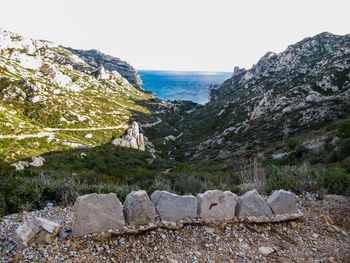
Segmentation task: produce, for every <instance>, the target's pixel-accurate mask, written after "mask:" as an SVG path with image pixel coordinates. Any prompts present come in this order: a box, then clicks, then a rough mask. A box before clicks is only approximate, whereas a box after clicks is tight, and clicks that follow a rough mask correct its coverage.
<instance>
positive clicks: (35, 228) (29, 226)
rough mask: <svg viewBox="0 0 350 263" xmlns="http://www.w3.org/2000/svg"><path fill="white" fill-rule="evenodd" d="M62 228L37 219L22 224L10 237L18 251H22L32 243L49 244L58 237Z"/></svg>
mask: <svg viewBox="0 0 350 263" xmlns="http://www.w3.org/2000/svg"><path fill="white" fill-rule="evenodd" d="M61 228H62V226H61V225H59V224H57V223H55V222H52V221H49V220H46V219H43V218H39V217H34V218H33V219H32V220H29V221H26V222H24V223H23V224H22V225H21V226H19V227H18V228H17V229H16V231H15V233H14V234H13V236H12V240H13V241H14V242H15V243H16V244H17V248H18V249H23V248H25V247H27V246H28V245H30V244H31V243H33V242H37V243H51V242H52V241H53V239H54V238H55V237H56V236H57V235H58V233H59V232H60V230H61Z"/></svg>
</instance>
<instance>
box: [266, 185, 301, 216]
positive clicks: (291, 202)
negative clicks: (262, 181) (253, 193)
mask: <svg viewBox="0 0 350 263" xmlns="http://www.w3.org/2000/svg"><path fill="white" fill-rule="evenodd" d="M266 203H267V205H268V206H269V207H270V208H271V209H272V211H273V213H274V214H292V213H298V209H297V205H296V201H295V194H294V193H292V192H289V191H284V190H278V191H274V192H273V193H272V195H271V196H270V197H269V198H268V199H267V201H266Z"/></svg>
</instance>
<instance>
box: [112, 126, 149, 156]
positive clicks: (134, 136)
mask: <svg viewBox="0 0 350 263" xmlns="http://www.w3.org/2000/svg"><path fill="white" fill-rule="evenodd" d="M112 143H113V144H114V145H119V146H123V147H129V148H132V149H137V150H141V151H144V150H145V141H144V136H143V134H142V133H140V129H139V124H138V123H137V122H136V121H134V122H133V123H132V124H131V127H130V128H128V129H127V130H126V131H125V132H124V133H123V135H122V136H120V138H117V139H114V140H113V141H112Z"/></svg>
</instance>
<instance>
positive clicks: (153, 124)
mask: <svg viewBox="0 0 350 263" xmlns="http://www.w3.org/2000/svg"><path fill="white" fill-rule="evenodd" d="M161 122H163V121H162V120H161V119H160V118H159V117H157V121H156V122H153V123H147V124H141V125H140V126H141V127H143V128H150V127H153V126H155V125H158V124H159V123H161Z"/></svg>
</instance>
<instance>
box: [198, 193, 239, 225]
mask: <svg viewBox="0 0 350 263" xmlns="http://www.w3.org/2000/svg"><path fill="white" fill-rule="evenodd" d="M237 199H238V197H237V195H235V194H233V193H231V192H230V191H225V192H222V191H219V190H210V191H206V192H205V193H204V194H198V195H197V200H198V216H199V217H200V218H201V219H203V220H208V221H221V220H231V219H232V218H234V216H235V210H236V203H237Z"/></svg>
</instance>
